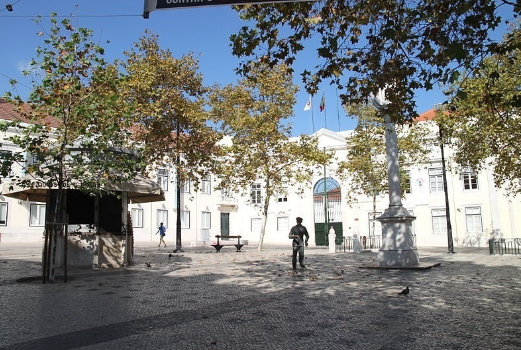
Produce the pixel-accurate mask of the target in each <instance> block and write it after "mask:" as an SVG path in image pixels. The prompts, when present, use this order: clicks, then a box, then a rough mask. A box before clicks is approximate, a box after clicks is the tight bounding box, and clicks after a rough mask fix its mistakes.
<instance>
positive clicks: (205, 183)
mask: <svg viewBox="0 0 521 350" xmlns="http://www.w3.org/2000/svg"><path fill="white" fill-rule="evenodd" d="M201 192H202V193H205V194H211V193H212V183H211V178H210V175H207V176H205V177H203V179H202V182H201Z"/></svg>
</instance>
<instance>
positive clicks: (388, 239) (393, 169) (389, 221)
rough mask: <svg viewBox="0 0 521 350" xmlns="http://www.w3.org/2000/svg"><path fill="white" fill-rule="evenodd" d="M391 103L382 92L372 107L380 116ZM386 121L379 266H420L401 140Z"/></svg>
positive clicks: (376, 97)
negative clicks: (406, 200) (403, 183)
mask: <svg viewBox="0 0 521 350" xmlns="http://www.w3.org/2000/svg"><path fill="white" fill-rule="evenodd" d="M388 103H389V102H388V101H387V100H386V98H385V89H382V90H380V91H379V93H378V95H377V96H375V97H374V98H373V104H374V105H375V106H376V108H378V109H379V110H380V111H381V112H382V110H383V109H384V108H385V106H386V105H387V104H388ZM384 121H385V146H386V155H387V176H388V180H389V207H388V208H387V209H386V210H385V211H384V213H383V214H382V216H380V217H378V218H376V219H377V220H378V221H380V222H381V224H382V247H381V248H380V250H379V251H378V264H379V265H380V266H417V265H419V263H420V262H419V258H418V250H417V249H416V247H415V246H414V243H413V239H412V222H413V221H414V220H415V219H416V218H415V217H414V216H412V215H411V214H410V213H409V212H408V211H407V209H405V208H404V207H403V206H402V191H401V188H400V166H399V163H398V159H399V158H398V137H397V136H396V128H395V123H394V122H392V121H391V118H390V117H389V116H388V115H384Z"/></svg>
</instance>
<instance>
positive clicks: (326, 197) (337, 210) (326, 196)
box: [313, 177, 343, 246]
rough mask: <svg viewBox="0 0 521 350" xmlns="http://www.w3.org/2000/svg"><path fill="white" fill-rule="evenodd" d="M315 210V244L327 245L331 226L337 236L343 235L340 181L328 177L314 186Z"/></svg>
mask: <svg viewBox="0 0 521 350" xmlns="http://www.w3.org/2000/svg"><path fill="white" fill-rule="evenodd" d="M313 212H314V219H315V244H316V245H317V246H326V245H328V244H329V242H328V234H329V229H330V227H331V226H333V228H334V229H335V233H336V237H337V238H338V237H342V232H343V227H342V191H341V188H340V184H339V183H338V181H336V180H335V179H333V178H331V177H326V178H323V179H320V180H318V181H317V183H316V184H315V186H314V187H313Z"/></svg>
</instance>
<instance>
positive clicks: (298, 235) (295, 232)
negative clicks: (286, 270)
mask: <svg viewBox="0 0 521 350" xmlns="http://www.w3.org/2000/svg"><path fill="white" fill-rule="evenodd" d="M304 236H305V237H306V239H305V240H304ZM288 237H289V238H290V239H293V242H292V246H293V260H292V264H293V270H296V269H297V253H298V261H299V263H300V267H303V268H305V267H306V266H305V265H304V246H306V247H307V246H308V240H309V233H308V230H307V229H306V227H305V226H303V225H302V218H301V217H298V218H297V224H296V225H295V226H293V227H292V228H291V231H289V236H288Z"/></svg>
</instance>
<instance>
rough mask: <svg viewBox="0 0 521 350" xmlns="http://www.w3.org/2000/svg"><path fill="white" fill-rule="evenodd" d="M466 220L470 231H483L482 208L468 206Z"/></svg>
mask: <svg viewBox="0 0 521 350" xmlns="http://www.w3.org/2000/svg"><path fill="white" fill-rule="evenodd" d="M465 222H466V223H467V232H468V233H482V232H483V224H482V222H481V208H480V207H467V208H465Z"/></svg>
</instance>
